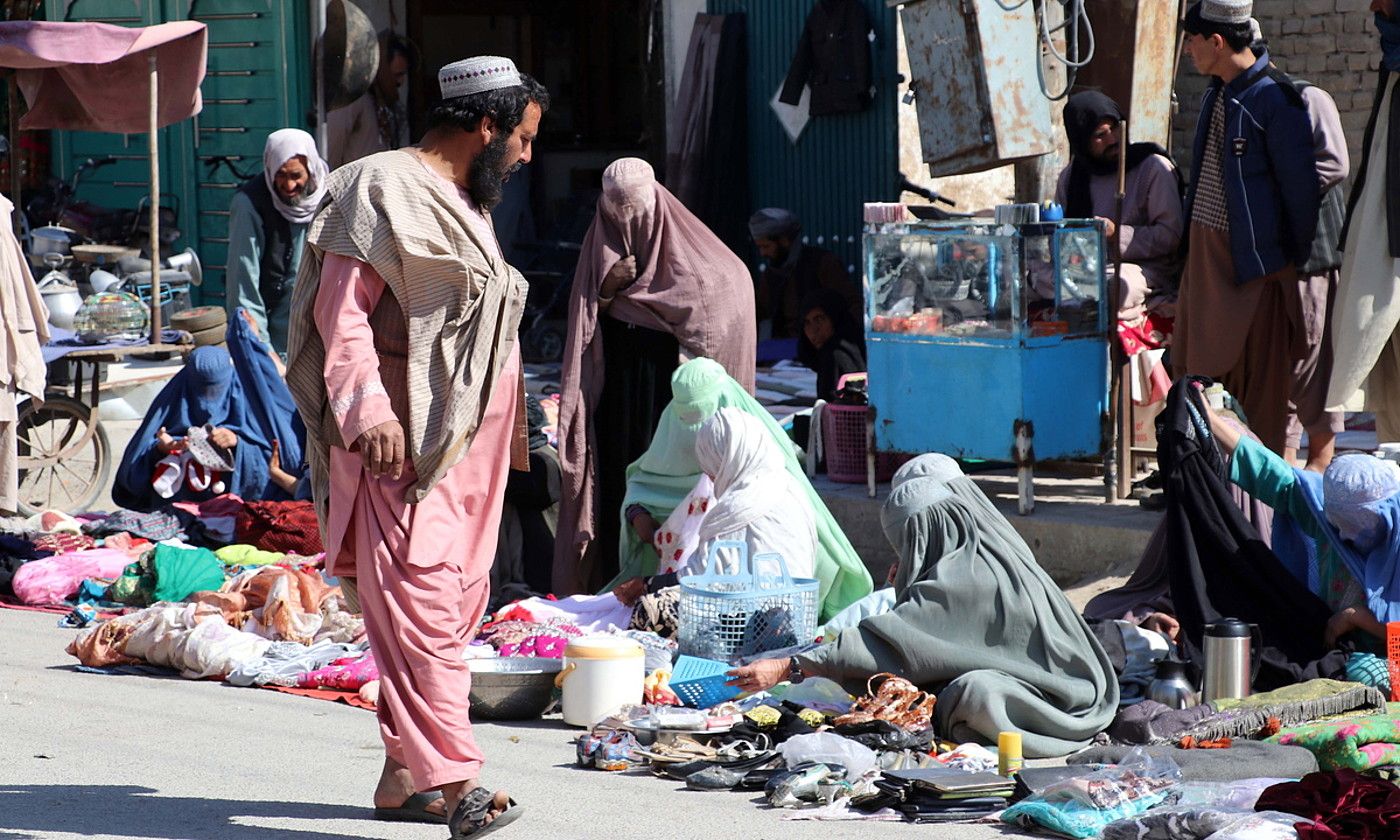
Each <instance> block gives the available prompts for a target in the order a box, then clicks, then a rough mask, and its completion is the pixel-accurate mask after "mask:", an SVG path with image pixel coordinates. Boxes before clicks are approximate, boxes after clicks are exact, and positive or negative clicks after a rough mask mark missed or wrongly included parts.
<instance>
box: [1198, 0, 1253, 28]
mask: <svg viewBox="0 0 1400 840" xmlns="http://www.w3.org/2000/svg"><path fill="white" fill-rule="evenodd" d="M1252 14H1254V0H1201V18H1202V19H1203V20H1208V21H1211V22H1212V23H1226V24H1243V25H1248V24H1249V17H1250V15H1252Z"/></svg>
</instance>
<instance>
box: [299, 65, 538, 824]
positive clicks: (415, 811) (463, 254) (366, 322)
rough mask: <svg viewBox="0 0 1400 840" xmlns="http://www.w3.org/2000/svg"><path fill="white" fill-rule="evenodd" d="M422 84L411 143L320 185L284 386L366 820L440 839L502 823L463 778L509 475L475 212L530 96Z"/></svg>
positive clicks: (507, 276) (494, 264) (514, 406)
mask: <svg viewBox="0 0 1400 840" xmlns="http://www.w3.org/2000/svg"><path fill="white" fill-rule="evenodd" d="M439 81H440V83H441V85H442V88H443V98H444V101H443V103H441V104H440V105H438V106H436V107H435V108H434V109H433V111H432V112H431V113H430V114H429V117H428V121H429V131H428V134H427V135H426V136H425V137H424V139H423V142H422V143H421V144H420V145H419V146H417V147H414V148H411V149H404V150H399V151H392V152H384V153H381V154H378V155H373V156H371V157H368V158H365V159H363V160H361V161H357V162H355V163H353V164H350V165H348V166H346V167H342V168H341V169H338V170H336V172H335V173H334V174H333V175H332V176H331V178H330V180H329V183H328V188H327V191H328V193H329V199H328V200H327V203H326V204H325V205H324V206H323V208H322V210H321V212H320V213H319V214H318V215H317V217H316V220H315V221H314V222H313V223H312V228H311V230H310V232H309V234H308V239H307V244H308V246H309V247H308V250H307V254H306V257H305V258H304V259H303V261H302V266H303V267H302V275H301V276H300V277H299V278H298V281H297V285H296V298H295V299H294V301H293V325H292V340H291V357H290V360H289V365H288V374H287V376H288V383H289V384H290V385H291V387H292V391H293V394H294V395H295V396H296V399H297V405H298V408H299V409H300V411H301V412H302V415H303V418H304V419H305V420H306V425H307V429H308V450H309V452H308V456H309V461H310V465H311V469H312V476H313V486H314V487H315V496H316V500H317V504H318V508H319V510H320V512H321V517H322V528H323V532H324V534H323V536H324V538H325V544H326V549H327V551H326V558H327V565H328V567H329V568H330V570H331V571H332V572H333V573H334V574H337V575H340V576H342V577H343V578H352V579H354V581H355V582H356V585H354V586H352V587H350V588H351V591H352V593H354V597H357V598H358V601H359V605H360V608H361V610H362V612H363V613H364V618H365V628H366V631H367V634H368V636H369V641H370V648H371V650H373V652H374V656H375V659H376V662H377V664H378V666H379V671H380V677H381V678H380V695H379V722H380V733H381V736H382V738H383V741H384V750H385V764H384V771H383V774H382V775H381V777H380V781H379V786H378V788H377V789H376V791H375V795H374V803H375V806H376V807H375V812H376V816H378V817H381V818H384V819H419V820H422V821H434V820H436V821H446V822H448V825H449V828H450V830H451V832H452V835H451V836H452V837H453V838H458V837H468V836H473V835H476V834H480V833H483V832H485V831H489V830H491V829H494V828H500V827H502V826H504V825H505V824H507V823H508V822H511V821H513V820H514V819H515V818H516V817H517V816H518V815H519V813H520V810H519V807H518V806H515V805H514V803H513V802H511V801H510V800H509V797H507V796H506V795H505V794H504V793H503V792H496V793H492V792H491V791H490V790H488V789H487V788H484V787H481V786H479V785H478V783H477V780H478V777H479V776H480V772H481V766H482V761H483V756H482V754H481V751H480V749H479V748H478V747H477V745H476V741H475V739H474V738H473V736H472V730H471V722H470V719H469V716H468V702H467V697H468V693H469V691H470V688H471V674H470V671H469V670H468V668H467V665H466V663H465V662H464V661H463V657H462V654H463V648H464V647H465V646H466V645H467V644H468V643H469V642H470V641H471V638H472V635H473V634H474V633H475V631H476V626H477V624H478V623H479V622H480V620H481V617H482V615H483V613H484V612H485V610H486V604H487V600H488V598H489V595H490V571H491V565H492V561H493V559H494V556H495V551H496V538H497V533H498V529H499V525H500V517H501V506H502V503H503V496H504V492H505V483H506V474H507V471H508V469H509V468H510V467H511V466H512V462H513V461H523V462H524V463H526V464H528V461H526V460H525V458H526V457H527V456H526V455H525V453H527V452H528V450H527V449H526V448H525V441H524V438H523V436H522V435H521V434H520V432H521V431H522V430H523V421H524V411H523V404H524V392H523V389H522V387H521V383H522V380H521V368H520V355H519V348H518V346H517V343H516V340H515V336H516V333H517V329H518V326H519V322H520V313H521V308H522V306H523V301H524V281H523V279H522V278H521V277H520V275H519V273H518V272H516V271H515V270H514V269H512V268H511V267H510V266H508V265H507V264H506V262H505V258H504V256H503V255H502V253H501V249H500V246H499V245H498V243H497V242H496V238H495V233H494V230H493V228H492V226H491V222H490V217H489V216H488V215H487V211H488V210H489V209H490V208H491V207H492V206H494V205H495V204H496V203H497V202H498V201H499V200H500V196H501V186H502V184H503V182H504V181H505V179H506V178H507V177H508V176H509V173H510V171H511V170H512V169H513V168H514V167H516V166H517V165H518V164H521V163H526V162H528V161H529V160H530V156H531V142H532V141H533V140H534V137H535V135H536V133H537V132H538V130H539V122H540V117H541V115H542V114H543V110H544V109H545V108H546V107H548V95H547V93H546V92H545V91H544V88H542V87H541V86H540V85H539V84H538V83H536V82H535V81H534V80H533V79H531V78H530V77H528V76H525V75H523V74H521V73H519V72H518V71H517V70H516V69H515V66H514V64H513V63H511V62H510V61H509V59H503V58H497V57H484V58H477V59H469V60H467V61H463V62H457V63H456V64H451V65H448V66H447V67H444V68H443V69H442V71H441V72H440V74H439ZM431 791H441V800H442V802H440V803H439V802H436V801H435V800H437V799H438V797H437V795H436V794H432V793H428V792H431ZM420 792H423V793H420ZM439 808H441V809H442V813H438V809H439ZM444 815H451V816H450V818H446V817H445V816H444Z"/></svg>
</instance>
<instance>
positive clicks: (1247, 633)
mask: <svg viewBox="0 0 1400 840" xmlns="http://www.w3.org/2000/svg"><path fill="white" fill-rule="evenodd" d="M1258 634H1259V625H1257V624H1246V623H1245V622H1243V621H1240V620H1239V619H1237V618H1222V619H1220V620H1219V621H1217V622H1215V623H1213V624H1207V625H1206V635H1205V658H1206V674H1205V680H1204V682H1203V683H1202V685H1201V700H1202V702H1205V703H1209V702H1211V701H1212V700H1221V699H1225V698H1239V697H1248V696H1249V683H1250V675H1251V674H1252V673H1253V661H1254V660H1253V641H1254V639H1255V637H1257V636H1258Z"/></svg>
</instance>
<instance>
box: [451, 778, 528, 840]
mask: <svg viewBox="0 0 1400 840" xmlns="http://www.w3.org/2000/svg"><path fill="white" fill-rule="evenodd" d="M495 804H496V794H495V793H493V792H491V791H489V790H487V789H486V788H484V787H477V788H472V789H471V791H469V792H468V793H467V795H466V796H464V797H462V801H461V802H458V803H457V807H456V808H453V809H452V819H450V820H448V821H447V828H448V830H449V831H451V832H452V835H451V837H450V840H463V838H466V837H482V836H485V835H487V834H490V833H491V832H493V831H495V830H496V829H498V828H505V827H506V826H508V825H510V824H511V823H513V822H515V821H516V819H518V818H519V817H520V815H521V814H522V813H524V809H523V808H521V807H520V806H519V805H516V804H515V800H514V799H508V800H507V804H506V809H505V810H504V811H502V812H500V813H499V814H497V815H496V816H495V818H494V819H493V818H492V817H491V809H492V808H493V807H495Z"/></svg>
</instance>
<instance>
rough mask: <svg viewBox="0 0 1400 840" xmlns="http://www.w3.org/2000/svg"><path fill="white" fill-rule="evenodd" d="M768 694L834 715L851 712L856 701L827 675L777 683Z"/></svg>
mask: <svg viewBox="0 0 1400 840" xmlns="http://www.w3.org/2000/svg"><path fill="white" fill-rule="evenodd" d="M768 694H769V696H770V697H772V698H773V699H775V700H778V701H786V702H789V703H793V704H795V705H798V706H801V707H802V708H804V709H816V710H817V711H819V712H827V713H829V714H834V715H843V714H845V713H846V712H849V711H850V710H851V703H853V702H855V698H853V697H852V696H851V695H850V694H848V693H846V689H844V688H842V687H841V685H840V684H839V683H836V682H833V681H832V680H829V679H827V678H825V677H808V678H807V679H805V680H803V681H802V682H800V683H784V684H782V685H775V686H773V688H772V689H771V690H770V691H769V692H768Z"/></svg>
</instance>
